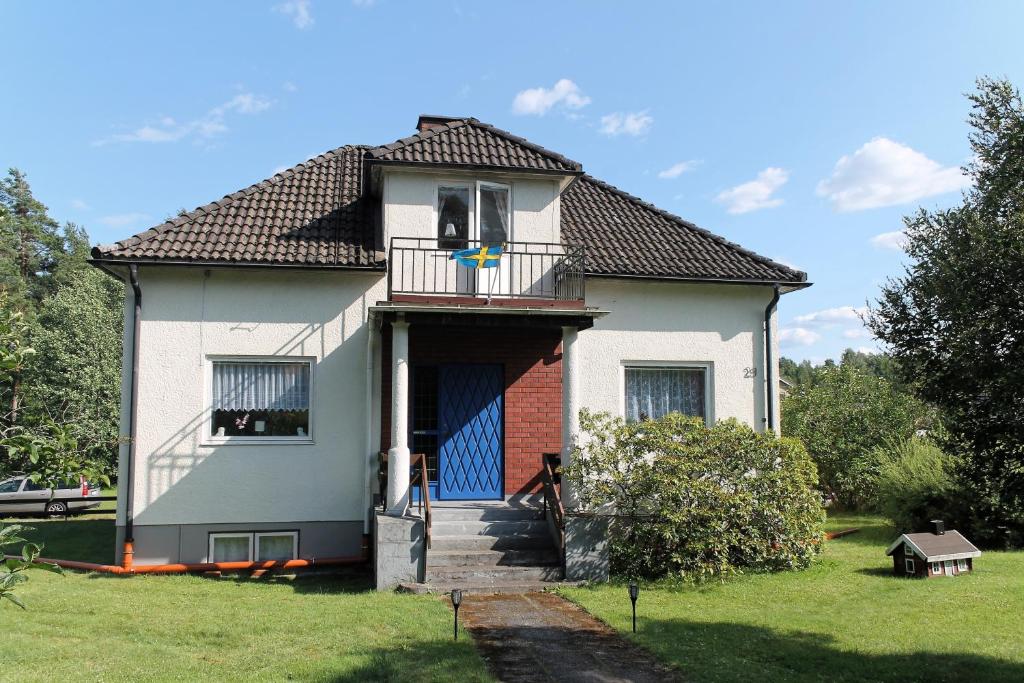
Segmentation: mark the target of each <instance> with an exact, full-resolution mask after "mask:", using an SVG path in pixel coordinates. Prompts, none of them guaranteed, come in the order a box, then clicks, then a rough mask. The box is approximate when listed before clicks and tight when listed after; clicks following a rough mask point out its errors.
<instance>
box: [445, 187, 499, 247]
mask: <svg viewBox="0 0 1024 683" xmlns="http://www.w3.org/2000/svg"><path fill="white" fill-rule="evenodd" d="M484 187H487V188H494V189H501V190H506V191H508V234H507V235H505V242H512V241H514V240H515V237H513V235H514V234H515V233H514V232H513V231H514V229H515V226H514V225H513V219H514V218H515V214H516V212H515V210H514V208H513V204H512V184H511V183H496V182H493V181H491V180H478V181H476V187H475V190H474V192H475V195H476V196H475V197H474V198H473V208H476V207H478V206H480V189H481V188H484ZM435 201H436V200H435ZM470 213H471V214H472V216H471V218H472V219H473V222H472V224H471V225H472V226H473V230H474V232H475V234H473V235H470V236H469V239H470V241H473V240H476V241H477V242H480V241H482V240H483V237H482V236H481V232H480V214H481V212H479V211H471V212H470Z"/></svg>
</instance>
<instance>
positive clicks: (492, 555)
mask: <svg viewBox="0 0 1024 683" xmlns="http://www.w3.org/2000/svg"><path fill="white" fill-rule="evenodd" d="M558 564H560V560H559V557H558V552H557V551H556V550H555V549H554V548H550V549H538V550H440V551H439V550H437V549H436V548H431V549H430V550H428V551H427V566H428V567H498V566H502V567H522V566H553V565H558Z"/></svg>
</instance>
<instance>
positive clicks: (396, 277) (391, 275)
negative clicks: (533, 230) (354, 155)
mask: <svg viewBox="0 0 1024 683" xmlns="http://www.w3.org/2000/svg"><path fill="white" fill-rule="evenodd" d="M480 244H481V243H480V242H478V241H473V240H463V241H462V242H461V243H460V244H459V245H458V247H459V248H460V249H472V248H475V247H479V246H480ZM449 246H450V245H449V244H447V243H445V247H449ZM445 247H442V246H440V244H439V241H438V240H436V239H427V238H419V237H393V238H391V244H390V247H389V251H388V298H389V299H394V297H395V295H414V296H430V297H442V296H448V297H473V298H479V299H487V300H501V299H548V300H553V301H583V299H584V275H583V273H584V265H585V253H584V249H583V247H582V246H580V245H565V244H549V243H545V242H508V243H506V244H505V245H504V249H503V250H502V257H501V260H500V262H499V263H498V265H497V266H496V267H494V268H479V269H475V268H467V267H466V266H462V265H459V263H458V262H457V261H455V260H454V259H452V258H451V255H452V252H453V251H455V250H454V249H451V248H445Z"/></svg>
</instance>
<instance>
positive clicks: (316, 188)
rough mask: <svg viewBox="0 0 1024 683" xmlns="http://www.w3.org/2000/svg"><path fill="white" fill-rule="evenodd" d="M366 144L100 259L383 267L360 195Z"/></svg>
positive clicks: (103, 249) (104, 249)
mask: <svg viewBox="0 0 1024 683" xmlns="http://www.w3.org/2000/svg"><path fill="white" fill-rule="evenodd" d="M365 151H366V147H354V146H349V147H340V148H338V149H336V150H333V151H331V152H327V153H326V154H322V155H320V156H318V157H316V158H314V159H310V160H309V161H307V162H305V163H302V164H299V165H298V166H295V167H293V168H290V169H288V170H287V171H283V172H281V173H278V174H277V175H275V176H274V177H273V178H271V179H269V180H264V181H263V182H261V183H257V184H256V185H252V186H250V187H247V188H245V189H244V190H239V191H238V192H235V193H234V194H229V195H227V196H226V197H224V198H223V199H221V200H219V201H216V202H213V203H212V204H207V205H206V206H203V207H200V208H198V209H196V210H194V211H190V212H188V213H186V214H184V215H181V216H178V217H176V218H173V219H171V220H168V221H167V222H165V223H162V224H161V225H157V226H156V227H153V228H150V229H149V230H147V231H145V232H143V233H140V234H138V235H135V236H134V237H129V238H128V239H125V240H122V241H120V242H116V243H115V244H111V245H104V246H100V247H96V248H95V249H94V250H93V257H94V258H97V259H104V260H115V259H124V260H159V261H185V262H197V263H225V264H228V263H245V264H253V265H270V264H273V265H293V266H316V267H325V266H327V267H330V266H342V267H372V266H383V255H382V254H375V253H374V251H373V243H374V242H373V240H374V231H373V229H372V227H373V224H374V218H373V211H374V209H373V207H372V206H371V200H370V199H369V198H363V197H361V194H362V178H363V173H362V167H363V154H364V152H365Z"/></svg>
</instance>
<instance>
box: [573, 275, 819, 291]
mask: <svg viewBox="0 0 1024 683" xmlns="http://www.w3.org/2000/svg"><path fill="white" fill-rule="evenodd" d="M584 275H586V276H587V277H588V278H606V279H609V280H640V281H648V282H682V283H688V284H711V285H747V286H748V287H764V286H765V285H768V286H772V287H778V288H779V289H780V291H781V292H782V293H783V294H787V293H789V292H794V291H796V290H798V289H807V288H808V287H810V286H811V285H813V284H814V283H813V282H807V281H805V280H740V279H736V278H715V277H678V276H674V275H630V274H628V273H597V272H587V273H584Z"/></svg>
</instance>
